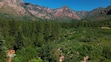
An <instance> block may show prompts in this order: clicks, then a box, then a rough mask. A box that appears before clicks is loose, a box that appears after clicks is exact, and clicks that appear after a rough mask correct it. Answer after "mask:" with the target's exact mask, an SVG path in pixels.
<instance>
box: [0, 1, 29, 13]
mask: <svg viewBox="0 0 111 62" xmlns="http://www.w3.org/2000/svg"><path fill="white" fill-rule="evenodd" d="M22 4H23V1H22V0H0V11H1V12H3V13H9V14H14V15H26V13H27V12H26V10H25V9H24V7H23V6H22Z"/></svg>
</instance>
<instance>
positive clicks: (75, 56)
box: [0, 18, 111, 62]
mask: <svg viewBox="0 0 111 62" xmlns="http://www.w3.org/2000/svg"><path fill="white" fill-rule="evenodd" d="M102 27H104V28H102ZM10 49H14V50H15V51H16V56H15V57H14V58H13V62H59V58H60V56H64V60H63V62H80V61H81V60H83V59H84V57H85V56H88V57H89V58H88V62H110V61H111V20H104V21H87V20H81V21H69V22H61V21H60V22H59V21H58V22H56V21H51V20H41V19H38V20H36V21H21V20H14V19H3V18H0V62H6V61H7V56H6V51H7V50H10Z"/></svg>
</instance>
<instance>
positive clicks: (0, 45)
mask: <svg viewBox="0 0 111 62" xmlns="http://www.w3.org/2000/svg"><path fill="white" fill-rule="evenodd" d="M0 62H6V53H5V41H4V40H3V38H2V36H1V35H0Z"/></svg>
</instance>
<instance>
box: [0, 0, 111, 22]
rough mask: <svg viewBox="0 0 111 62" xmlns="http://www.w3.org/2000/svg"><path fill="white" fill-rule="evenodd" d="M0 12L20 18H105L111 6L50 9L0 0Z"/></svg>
mask: <svg viewBox="0 0 111 62" xmlns="http://www.w3.org/2000/svg"><path fill="white" fill-rule="evenodd" d="M0 13H1V14H9V15H12V16H16V17H21V18H22V17H27V18H28V17H30V18H31V19H33V20H35V19H36V18H41V19H52V20H58V19H59V20H60V19H65V20H70V19H73V20H81V19H86V20H106V19H109V18H110V16H111V6H108V7H107V8H95V9H94V10H92V11H74V10H72V9H70V8H69V7H67V6H63V7H61V8H57V9H50V8H48V7H42V6H39V5H33V4H31V3H25V2H23V1H22V0H0Z"/></svg>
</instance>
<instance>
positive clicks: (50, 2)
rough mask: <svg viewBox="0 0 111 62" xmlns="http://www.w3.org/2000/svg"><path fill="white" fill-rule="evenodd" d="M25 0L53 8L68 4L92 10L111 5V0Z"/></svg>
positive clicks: (75, 7)
mask: <svg viewBox="0 0 111 62" xmlns="http://www.w3.org/2000/svg"><path fill="white" fill-rule="evenodd" d="M24 2H28V3H32V4H36V5H40V6H46V7H49V8H51V9H55V8H61V7H62V6H64V5H66V6H68V7H69V8H71V9H73V10H75V11H80V10H87V11H90V10H92V9H94V8H98V7H104V8H105V7H107V6H109V5H111V0H24Z"/></svg>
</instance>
